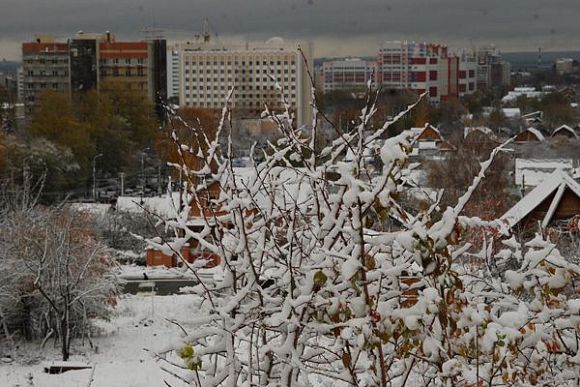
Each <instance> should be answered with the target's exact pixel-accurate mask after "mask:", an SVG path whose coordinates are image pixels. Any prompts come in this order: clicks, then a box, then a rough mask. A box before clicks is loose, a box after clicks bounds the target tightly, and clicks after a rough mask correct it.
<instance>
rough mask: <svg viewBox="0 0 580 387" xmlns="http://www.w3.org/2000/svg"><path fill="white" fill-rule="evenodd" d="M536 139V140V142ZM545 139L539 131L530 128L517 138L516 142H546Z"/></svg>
mask: <svg viewBox="0 0 580 387" xmlns="http://www.w3.org/2000/svg"><path fill="white" fill-rule="evenodd" d="M534 139H535V140H534ZM544 139H545V137H544V135H543V134H542V132H540V131H539V130H538V129H536V128H534V127H532V126H530V127H529V128H527V129H525V130H523V131H521V132H520V133H518V135H517V136H516V138H515V141H516V142H528V141H544Z"/></svg>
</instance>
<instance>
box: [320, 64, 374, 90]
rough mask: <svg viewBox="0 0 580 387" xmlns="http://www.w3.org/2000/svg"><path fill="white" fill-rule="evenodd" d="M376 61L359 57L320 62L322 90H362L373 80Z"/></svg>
mask: <svg viewBox="0 0 580 387" xmlns="http://www.w3.org/2000/svg"><path fill="white" fill-rule="evenodd" d="M376 67H377V62H375V61H367V60H363V59H359V58H346V59H337V60H331V61H326V62H324V63H323V64H322V79H323V92H325V93H327V92H329V91H333V90H354V91H356V90H364V89H366V87H367V82H368V81H369V79H372V80H374V74H375V71H376Z"/></svg>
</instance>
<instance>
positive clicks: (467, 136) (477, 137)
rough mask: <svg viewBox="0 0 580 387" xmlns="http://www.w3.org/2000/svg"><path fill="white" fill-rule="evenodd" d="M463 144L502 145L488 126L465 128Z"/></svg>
mask: <svg viewBox="0 0 580 387" xmlns="http://www.w3.org/2000/svg"><path fill="white" fill-rule="evenodd" d="M463 142H465V143H466V144H489V143H492V144H497V145H499V144H500V141H499V140H498V138H497V136H496V135H495V133H494V132H493V130H491V129H490V128H488V127H486V126H468V127H465V128H463Z"/></svg>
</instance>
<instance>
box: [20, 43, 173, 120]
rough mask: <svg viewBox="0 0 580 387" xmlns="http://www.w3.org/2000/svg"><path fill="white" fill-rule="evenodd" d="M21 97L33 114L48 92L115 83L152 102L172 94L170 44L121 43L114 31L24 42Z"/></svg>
mask: <svg viewBox="0 0 580 387" xmlns="http://www.w3.org/2000/svg"><path fill="white" fill-rule="evenodd" d="M22 59H23V62H22V74H23V81H22V84H23V86H22V98H23V101H24V102H25V103H26V104H27V106H28V110H29V111H30V109H31V108H32V106H33V105H34V102H35V100H36V99H37V98H38V94H39V93H40V92H42V91H43V90H45V89H51V90H54V91H62V92H82V91H86V90H90V89H99V90H102V89H106V88H107V87H109V86H110V85H112V84H113V83H114V84H116V85H120V87H121V88H123V89H125V90H130V91H137V92H142V93H143V94H144V95H146V96H147V97H148V98H149V99H150V100H151V101H156V100H157V97H158V96H159V97H161V98H162V99H165V98H166V96H167V90H166V87H167V80H166V78H167V72H166V43H165V40H162V39H157V40H152V41H116V39H115V37H114V35H112V34H111V33H110V32H106V33H104V34H100V33H97V34H94V33H84V32H78V33H77V34H76V35H75V36H74V37H73V38H71V39H69V40H68V41H67V42H56V41H55V40H54V39H53V38H51V37H46V36H40V37H38V38H37V41H36V42H30V43H23V44H22Z"/></svg>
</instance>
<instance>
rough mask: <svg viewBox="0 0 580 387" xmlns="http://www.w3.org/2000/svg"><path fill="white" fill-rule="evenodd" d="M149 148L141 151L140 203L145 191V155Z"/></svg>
mask: <svg viewBox="0 0 580 387" xmlns="http://www.w3.org/2000/svg"><path fill="white" fill-rule="evenodd" d="M149 149H151V148H145V149H143V150H142V151H141V203H143V194H144V193H145V155H146V153H145V152H147V151H148V150H149Z"/></svg>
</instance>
